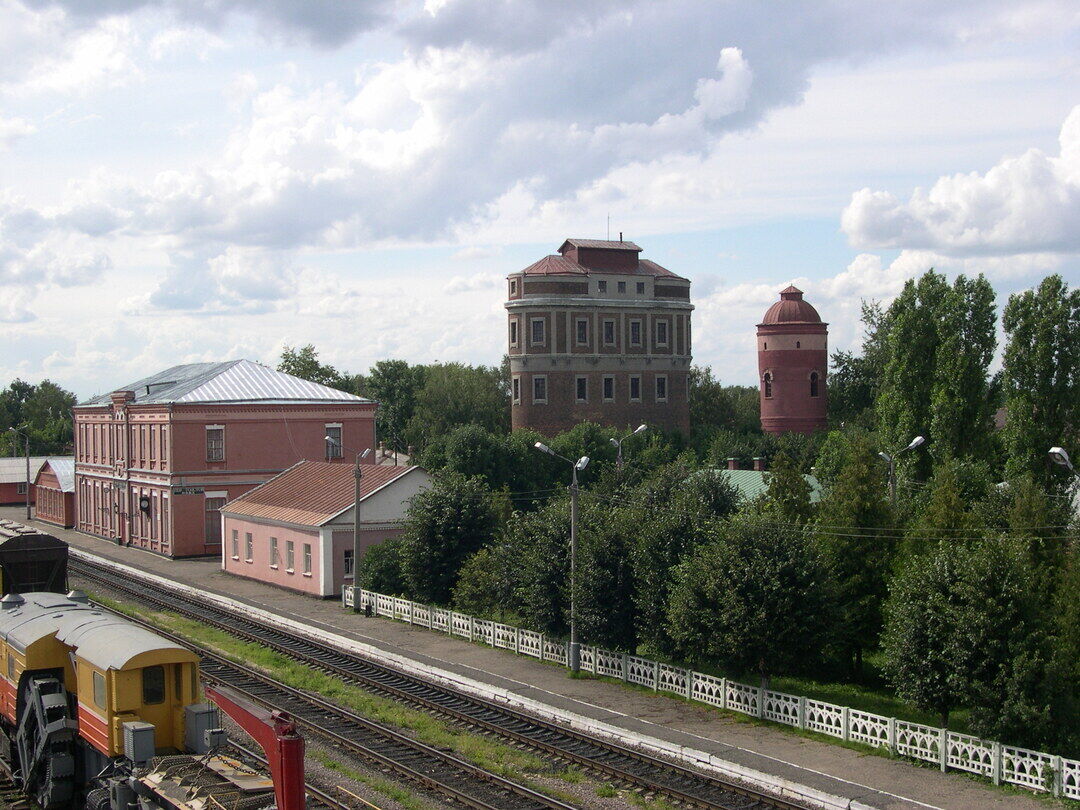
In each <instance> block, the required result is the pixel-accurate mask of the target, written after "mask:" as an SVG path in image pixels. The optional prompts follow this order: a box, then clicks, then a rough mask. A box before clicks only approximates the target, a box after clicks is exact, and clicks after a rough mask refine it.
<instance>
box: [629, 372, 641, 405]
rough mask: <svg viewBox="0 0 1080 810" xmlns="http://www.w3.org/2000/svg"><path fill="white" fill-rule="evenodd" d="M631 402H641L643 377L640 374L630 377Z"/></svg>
mask: <svg viewBox="0 0 1080 810" xmlns="http://www.w3.org/2000/svg"><path fill="white" fill-rule="evenodd" d="M630 401H631V402H641V376H640V375H638V374H631V375H630Z"/></svg>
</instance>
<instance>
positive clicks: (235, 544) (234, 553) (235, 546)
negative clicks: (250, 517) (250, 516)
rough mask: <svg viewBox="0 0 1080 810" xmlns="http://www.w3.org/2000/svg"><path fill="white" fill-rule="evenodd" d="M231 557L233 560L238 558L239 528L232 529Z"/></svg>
mask: <svg viewBox="0 0 1080 810" xmlns="http://www.w3.org/2000/svg"><path fill="white" fill-rule="evenodd" d="M232 558H233V559H234V560H239V559H240V530H239V529H233V530H232Z"/></svg>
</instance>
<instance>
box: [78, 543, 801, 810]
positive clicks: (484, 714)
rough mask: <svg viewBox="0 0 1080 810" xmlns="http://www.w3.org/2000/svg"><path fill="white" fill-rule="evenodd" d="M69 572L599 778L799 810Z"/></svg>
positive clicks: (131, 585) (771, 809) (750, 806)
mask: <svg viewBox="0 0 1080 810" xmlns="http://www.w3.org/2000/svg"><path fill="white" fill-rule="evenodd" d="M70 565H71V569H72V573H74V574H77V575H78V576H80V577H84V578H85V579H88V580H91V581H94V582H98V583H100V584H102V585H105V586H106V587H109V588H112V589H114V590H116V591H118V592H121V593H124V594H125V595H127V596H129V597H130V598H131V599H133V600H135V601H137V602H142V603H144V604H149V605H152V606H153V607H155V608H156V609H160V610H164V611H170V612H173V613H178V614H181V615H183V616H186V617H187V618H191V619H194V620H196V621H199V622H202V623H205V624H208V625H211V626H214V627H217V628H219V629H222V630H224V631H226V632H228V633H230V634H232V635H235V636H238V637H240V638H243V639H246V640H248V641H252V642H255V643H258V644H262V645H264V646H267V647H270V648H271V649H275V650H277V651H279V652H282V653H283V654H286V655H288V656H289V657H291V658H293V659H294V660H297V661H300V662H302V663H304V664H307V665H309V666H312V667H314V668H317V669H320V670H322V671H324V672H328V673H330V674H333V675H335V676H337V677H339V678H342V679H343V680H345V681H347V682H351V683H355V684H358V685H360V686H363V687H365V688H367V689H369V690H372V691H374V692H377V693H380V694H383V695H386V696H389V697H392V698H394V699H396V700H399V701H402V702H405V703H408V704H410V705H413V706H418V707H421V708H423V709H425V710H427V711H430V712H433V713H436V714H439V715H442V716H444V717H447V718H450V719H452V720H455V721H457V722H460V723H462V724H465V725H468V726H470V727H472V728H474V729H480V730H482V731H484V732H487V733H490V734H494V735H497V736H499V737H502V738H503V739H506V740H509V741H512V742H514V743H516V744H519V745H525V746H528V747H530V748H532V749H534V750H537V751H540V752H543V753H545V754H547V755H549V756H553V757H555V758H558V759H561V760H565V761H568V762H572V763H575V764H577V765H579V766H581V767H583V768H586V769H588V770H590V771H593V772H598V773H600V774H603V775H604V776H605V777H607V778H611V779H614V780H617V781H619V782H623V783H625V784H628V785H632V786H635V787H638V788H641V789H644V790H646V791H648V792H651V793H655V794H660V795H664V796H666V797H670V798H672V799H675V800H676V801H678V802H679V803H681V804H684V805H688V806H692V807H701V808H707V809H708V810H766V809H768V810H805V806H804V805H801V804H797V803H794V802H792V801H790V800H787V799H783V798H778V797H773V796H769V795H766V794H764V793H761V792H759V791H757V790H755V789H753V788H749V787H747V786H744V785H740V784H738V783H735V782H730V781H728V780H725V779H722V778H719V777H713V776H709V775H705V774H702V773H699V772H697V771H694V770H691V769H690V768H686V767H684V766H681V765H678V764H676V763H672V762H669V761H667V760H664V759H660V758H658V757H653V756H650V755H648V754H645V753H643V752H641V751H637V750H635V749H632V748H629V747H627V746H623V745H620V744H618V743H614V742H610V741H607V740H603V739H598V738H595V737H591V736H589V735H586V734H583V733H581V732H578V731H574V730H572V729H567V728H564V727H563V726H560V725H557V724H555V723H552V722H549V721H546V720H543V719H540V718H536V717H533V716H531V715H528V714H526V713H524V712H520V711H517V710H515V709H512V708H509V707H507V706H503V705H500V704H497V703H494V702H492V701H488V700H484V699H482V698H478V697H474V696H472V695H468V694H465V693H462V692H458V691H456V690H454V689H452V688H450V687H446V686H442V685H439V684H435V683H431V682H429V681H425V680H423V679H421V678H418V677H415V676H412V675H409V674H407V673H404V672H401V671H399V670H397V669H395V668H393V667H390V666H388V665H386V664H382V663H380V662H377V661H373V660H370V659H367V658H363V657H361V656H359V655H356V654H353V653H349V652H345V651H343V650H340V649H338V648H336V647H333V646H331V645H328V644H325V643H323V642H320V641H317V640H315V639H312V638H310V637H307V636H303V635H300V634H297V633H292V632H290V631H288V630H284V629H281V628H279V627H273V626H270V625H267V624H264V623H262V622H259V621H257V620H254V619H251V618H248V617H245V616H238V615H237V614H235V613H229V612H228V611H226V610H223V609H221V608H218V607H215V606H214V605H212V604H208V603H205V602H198V603H196V602H194V601H193V600H188V599H186V598H185V597H184V596H183V595H182V594H180V593H177V592H175V591H172V590H169V589H166V588H164V587H161V586H157V585H155V584H154V583H151V582H146V581H144V580H142V579H139V578H138V577H136V576H135V575H129V574H125V573H123V572H119V571H116V570H115V569H112V568H108V567H105V566H99V565H96V564H94V563H92V562H89V561H86V560H83V559H75V558H72V559H71V561H70Z"/></svg>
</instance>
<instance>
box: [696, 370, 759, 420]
mask: <svg viewBox="0 0 1080 810" xmlns="http://www.w3.org/2000/svg"><path fill="white" fill-rule="evenodd" d="M688 386H689V399H690V424H691V425H693V426H694V427H699V426H702V427H704V426H711V427H716V428H724V429H727V430H733V431H736V432H739V433H760V432H761V414H760V411H759V409H758V390H757V388H756V387H754V386H750V385H723V384H722V383H721V382H720V381H719V380H717V379H716V378H715V377H713V373H712V368H710V367H709V366H694V367H693V368H691V369H690V378H689V382H688Z"/></svg>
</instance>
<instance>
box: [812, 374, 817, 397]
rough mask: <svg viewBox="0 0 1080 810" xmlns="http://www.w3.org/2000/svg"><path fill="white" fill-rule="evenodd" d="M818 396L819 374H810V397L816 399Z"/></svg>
mask: <svg viewBox="0 0 1080 810" xmlns="http://www.w3.org/2000/svg"><path fill="white" fill-rule="evenodd" d="M817 395H818V373H817V372H816V371H811V372H810V396H812V397H816V396H817Z"/></svg>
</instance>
